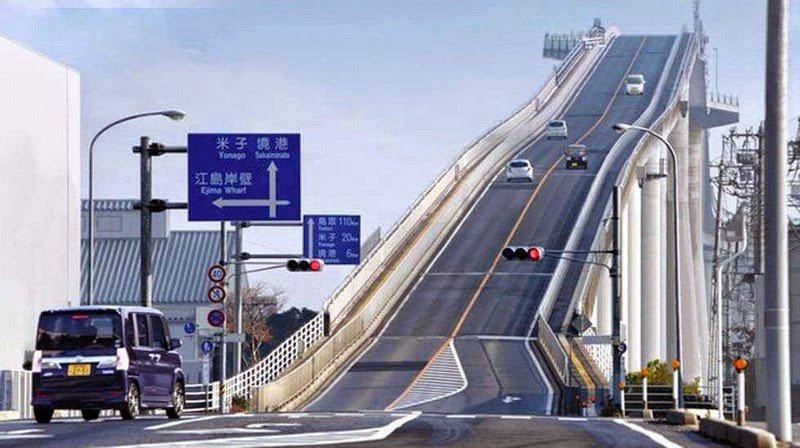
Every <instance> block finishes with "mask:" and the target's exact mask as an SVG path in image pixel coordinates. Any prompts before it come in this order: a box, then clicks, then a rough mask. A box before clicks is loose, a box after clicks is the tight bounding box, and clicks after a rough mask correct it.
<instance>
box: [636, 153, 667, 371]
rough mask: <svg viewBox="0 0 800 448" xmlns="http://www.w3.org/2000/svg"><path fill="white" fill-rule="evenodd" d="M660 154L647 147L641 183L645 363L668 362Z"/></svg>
mask: <svg viewBox="0 0 800 448" xmlns="http://www.w3.org/2000/svg"><path fill="white" fill-rule="evenodd" d="M661 160H662V159H661V152H660V151H659V150H658V149H657V148H656V147H654V146H653V145H651V146H650V147H649V148H647V153H646V158H645V161H646V163H645V165H644V166H643V173H642V176H640V182H641V186H642V189H641V202H642V206H641V207H642V214H641V262H642V263H641V302H642V306H641V317H642V319H641V322H642V323H641V334H642V346H641V347H642V354H641V357H642V362H643V363H645V364H646V363H648V362H650V361H652V360H654V359H662V360H663V359H665V357H664V353H663V351H662V337H663V335H662V333H663V331H664V327H665V323H666V315H665V314H664V313H662V297H661V293H662V288H661V284H662V265H663V260H662V257H663V252H662V251H661V246H662V239H663V238H664V231H663V230H664V228H663V227H662V219H661V214H662V212H661V209H662V208H663V207H662V202H661V201H662V194H661V190H662V187H663V184H664V181H663V177H662V173H661Z"/></svg>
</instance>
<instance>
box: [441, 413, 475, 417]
mask: <svg viewBox="0 0 800 448" xmlns="http://www.w3.org/2000/svg"><path fill="white" fill-rule="evenodd" d="M445 418H478V416H477V415H467V414H450V415H446V416H445Z"/></svg>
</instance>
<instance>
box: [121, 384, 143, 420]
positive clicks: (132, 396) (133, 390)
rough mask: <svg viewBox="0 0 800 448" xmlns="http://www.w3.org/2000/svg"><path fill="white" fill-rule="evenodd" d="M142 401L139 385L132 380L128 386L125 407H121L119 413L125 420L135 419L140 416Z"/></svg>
mask: <svg viewBox="0 0 800 448" xmlns="http://www.w3.org/2000/svg"><path fill="white" fill-rule="evenodd" d="M139 411H140V401H139V387H138V386H137V385H136V383H134V382H131V384H130V385H129V386H128V396H127V399H126V400H125V407H124V408H122V409H120V411H119V414H120V415H121V416H122V419H123V420H133V419H135V418H136V417H138V416H139Z"/></svg>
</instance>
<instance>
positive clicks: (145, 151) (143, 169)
mask: <svg viewBox="0 0 800 448" xmlns="http://www.w3.org/2000/svg"><path fill="white" fill-rule="evenodd" d="M133 152H134V154H136V153H138V154H139V156H140V159H139V160H140V164H139V196H140V197H139V203H138V204H136V205H135V206H134V209H138V210H139V302H140V304H141V306H143V307H147V308H150V307H152V306H153V268H152V265H153V213H160V212H163V211H165V210H167V209H186V208H187V205H188V204H187V203H186V202H167V201H166V200H164V199H153V157H154V156H160V155H163V154H167V153H170V154H186V147H185V146H173V147H167V146H164V145H162V144H161V143H154V142H151V141H150V137H148V136H142V137H140V138H139V146H134V147H133Z"/></svg>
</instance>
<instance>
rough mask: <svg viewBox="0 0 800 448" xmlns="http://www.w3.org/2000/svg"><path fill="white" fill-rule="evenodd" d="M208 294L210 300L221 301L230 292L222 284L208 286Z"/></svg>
mask: <svg viewBox="0 0 800 448" xmlns="http://www.w3.org/2000/svg"><path fill="white" fill-rule="evenodd" d="M206 295H207V296H208V300H210V301H212V302H214V303H220V302H222V301H223V300H225V297H227V296H228V292H227V291H225V288H223V287H222V286H219V285H214V286H212V287H210V288H208V293H207V294H206Z"/></svg>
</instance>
